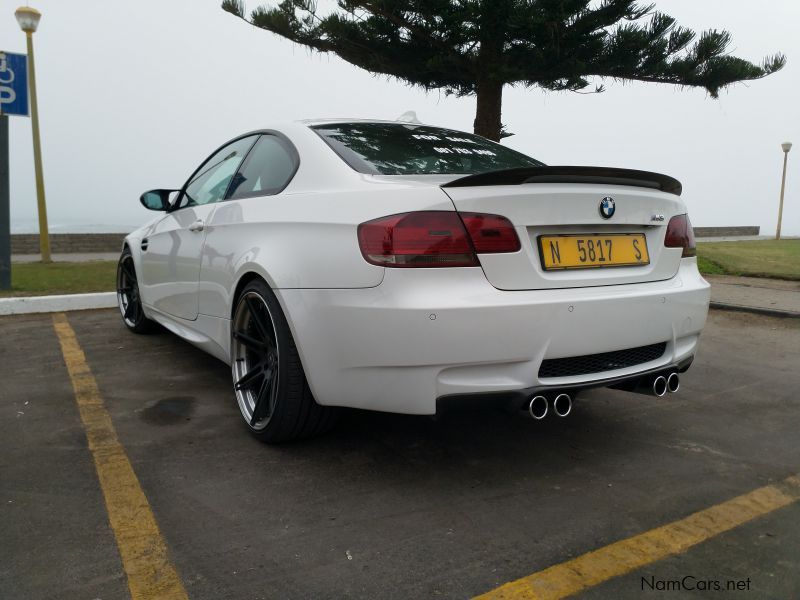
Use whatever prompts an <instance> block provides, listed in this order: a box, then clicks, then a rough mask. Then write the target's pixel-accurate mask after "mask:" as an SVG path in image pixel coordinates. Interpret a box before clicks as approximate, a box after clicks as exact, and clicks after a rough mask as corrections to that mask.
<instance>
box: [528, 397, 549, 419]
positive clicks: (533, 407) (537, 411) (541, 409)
mask: <svg viewBox="0 0 800 600" xmlns="http://www.w3.org/2000/svg"><path fill="white" fill-rule="evenodd" d="M548 408H549V407H548V403H547V398H545V397H544V396H534V397H533V398H531V402H530V404H528V413H530V415H531V417H533V418H534V419H536V420H537V421H541V420H542V419H544V418H545V417H546V416H547V409H548Z"/></svg>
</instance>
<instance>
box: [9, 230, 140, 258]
mask: <svg viewBox="0 0 800 600" xmlns="http://www.w3.org/2000/svg"><path fill="white" fill-rule="evenodd" d="M124 239H125V234H124V233H51V234H50V252H52V253H54V254H71V253H75V252H119V251H120V249H121V248H122V240H124ZM11 254H39V234H38V233H17V234H12V236H11Z"/></svg>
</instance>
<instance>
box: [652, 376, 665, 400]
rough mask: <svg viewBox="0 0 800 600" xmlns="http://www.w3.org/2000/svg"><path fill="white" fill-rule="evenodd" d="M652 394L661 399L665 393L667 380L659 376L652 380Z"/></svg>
mask: <svg viewBox="0 0 800 600" xmlns="http://www.w3.org/2000/svg"><path fill="white" fill-rule="evenodd" d="M653 393H654V394H655V395H656V396H658V397H659V398H662V397H663V396H664V395H665V394H666V393H667V378H666V377H664V376H663V375H659V376H658V377H656V378H655V379H654V380H653Z"/></svg>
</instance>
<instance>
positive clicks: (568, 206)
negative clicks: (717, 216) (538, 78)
mask: <svg viewBox="0 0 800 600" xmlns="http://www.w3.org/2000/svg"><path fill="white" fill-rule="evenodd" d="M442 189H443V190H444V192H445V193H446V194H447V195H448V196H449V197H450V198H451V200H452V201H453V203H454V205H455V208H456V210H457V211H459V212H478V213H491V214H497V215H502V216H504V217H506V218H507V219H509V220H510V221H511V223H512V224H513V225H514V227H515V229H516V231H517V235H518V236H519V238H520V241H521V242H522V249H521V250H520V251H519V252H516V253H506V254H481V255H479V259H480V263H481V266H482V267H483V270H484V273H485V274H486V277H487V278H488V280H489V282H490V283H491V284H492V285H493V286H495V287H497V288H499V289H504V290H528V289H552V288H570V287H588V286H600V285H619V284H626V283H642V282H647V281H659V280H664V279H669V278H671V277H673V276H674V275H675V273H677V271H678V267H679V266H680V258H681V249H679V248H665V247H664V235H665V233H666V226H667V223H668V222H669V220H670V218H671V217H672V216H674V215H676V214H681V213H683V212H685V209H684V205H683V202H682V201H681V199H680V196H679V194H680V193H681V185H680V183H679V182H678V181H676V180H674V179H672V178H671V177H667V176H665V175H660V174H657V173H650V172H645V171H633V170H627V169H607V168H598V167H535V168H530V169H527V168H526V169H512V170H507V171H497V172H490V173H482V174H478V175H470V176H468V177H463V178H459V179H455V180H452V181H450V182H447V183H445V184H443V185H442ZM605 199H610V200H611V204H613V206H614V211H613V214H612V215H611V216H610V217H609V216H608V214H606V216H603V214H602V213H603V211H602V210H601V203H603V201H604V200H605ZM606 204H609V202H608V201H606ZM608 212H610V211H609V210H606V213H608ZM620 234H626V235H627V236H628V237H626V238H623V237H618V238H608V237H607V236H611V235H620ZM631 235H632V236H634V237H639V239H640V241H639V242H638V243H639V244H641V243H646V249H647V254H648V255H649V262H648V263H647V264H636V265H634V266H610V265H607V266H601V267H597V266H595V267H592V268H568V269H557V270H549V269H547V268H546V266H547V265H546V264H545V263H546V261H545V259H544V258H543V250H544V251H548V252H549V251H551V248H550V247H549V246H545V247H544V248H541V247H540V237H541V236H548V237H547V240H545V242H546V244H549V243H550V241H553V239H555V240H556V241H557V240H567V241H564V242H563V243H564V246H563V247H562V248H564V247H567V246H569V245H570V244H573V245H574V244H575V243H577V241H579V240H583V241H584V244H587V243H588V240H590V239H594V241H595V242H597V240H598V239H599V238H602V240H603V241H604V242H605V241H606V240H608V239H611V241H612V242H613V244H619V246H615V248H620V250H618V251H617V253H618V255H619V252H621V248H622V246H623V245H624V244H626V243H627V244H629V243H630V242H628V241H626V240H630V239H632V238H631V237H630V236H631ZM549 236H569V239H568V238H567V237H565V238H551V237H549ZM642 237H643V239H642ZM559 243H561V242H559ZM606 243H607V242H606ZM604 247H605V246H604ZM598 250H600V248H598ZM580 266H582V265H580Z"/></svg>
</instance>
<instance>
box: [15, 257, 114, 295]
mask: <svg viewBox="0 0 800 600" xmlns="http://www.w3.org/2000/svg"><path fill="white" fill-rule="evenodd" d="M116 280H117V261H115V260H96V261H91V262H54V263H50V264H43V263H40V262H35V263H13V264H12V265H11V290H0V297H9V296H49V295H52V294H85V293H88V292H113V291H114V290H115V289H116V285H117V284H116Z"/></svg>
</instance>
